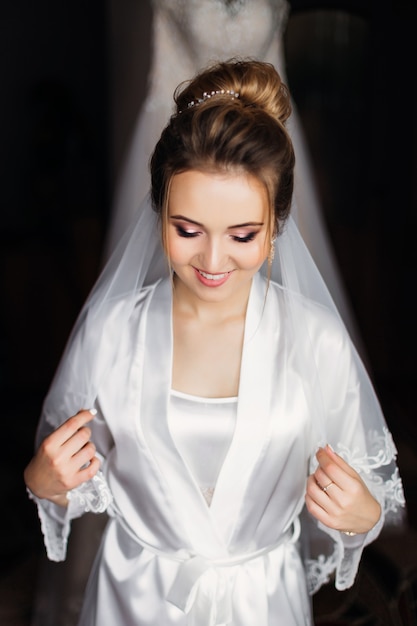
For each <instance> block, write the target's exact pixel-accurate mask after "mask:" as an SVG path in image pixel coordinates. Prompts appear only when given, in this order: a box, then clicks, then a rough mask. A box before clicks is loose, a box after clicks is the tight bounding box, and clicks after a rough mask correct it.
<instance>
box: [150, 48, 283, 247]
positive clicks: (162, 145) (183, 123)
mask: <svg viewBox="0 0 417 626" xmlns="http://www.w3.org/2000/svg"><path fill="white" fill-rule="evenodd" d="M212 92H213V95H211V94H212ZM174 99H175V103H176V112H175V113H174V115H172V117H171V119H170V121H169V123H168V125H167V126H166V128H165V129H164V131H163V132H162V135H161V138H160V140H159V141H158V143H157V144H156V147H155V150H154V153H153V155H152V158H151V162H150V169H151V183H152V184H151V195H152V204H153V208H154V210H155V211H156V212H157V213H158V215H159V216H160V217H161V218H162V220H161V221H162V237H163V239H164V237H165V226H166V215H167V205H168V195H169V188H170V183H171V180H172V177H173V176H174V175H175V174H179V173H181V172H184V171H188V170H198V171H202V172H213V173H214V172H216V173H217V172H224V173H228V172H230V173H238V174H240V173H246V174H249V175H252V176H254V177H255V178H257V179H258V180H259V181H261V183H263V184H264V186H265V188H266V190H267V193H268V198H269V205H270V210H271V230H273V233H270V234H271V236H272V235H276V234H277V233H278V232H279V224H281V223H283V222H284V221H285V219H286V218H287V217H288V214H289V211H290V206H291V198H292V192H293V179H294V174H293V170H294V160H295V159H294V150H293V146H292V142H291V140H290V138H289V135H288V133H287V131H286V129H285V122H286V120H287V118H288V117H289V115H290V113H291V103H290V96H289V92H288V89H287V87H286V86H285V85H284V83H283V82H282V81H281V78H280V76H279V74H278V73H277V71H276V70H275V68H274V66H273V65H271V64H269V63H264V62H260V61H242V60H238V61H236V60H231V61H227V62H221V63H218V64H216V65H214V66H212V67H209V68H208V69H206V70H204V71H202V72H201V73H200V74H198V75H197V76H196V77H195V78H194V79H192V80H191V81H190V82H188V83H183V84H181V85H180V86H179V87H178V88H177V90H176V92H175V94H174Z"/></svg>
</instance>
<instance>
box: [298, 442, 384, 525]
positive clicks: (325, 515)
mask: <svg viewBox="0 0 417 626" xmlns="http://www.w3.org/2000/svg"><path fill="white" fill-rule="evenodd" d="M316 458H317V461H318V463H319V466H318V468H317V469H316V471H315V472H314V474H311V476H309V477H308V480H307V493H306V497H305V500H306V505H307V509H308V511H309V512H310V513H311V515H313V516H314V517H315V518H316V519H318V520H319V521H320V522H322V523H323V524H325V526H328V527H329V528H334V529H335V530H340V531H341V532H345V533H346V532H347V533H355V534H356V533H366V532H368V531H369V530H371V528H373V527H374V526H375V524H376V523H377V521H378V520H379V518H380V515H381V507H380V505H379V503H378V502H377V500H375V498H374V497H373V496H372V494H371V493H370V491H369V489H368V488H367V486H366V485H365V483H364V482H363V480H362V478H361V477H360V476H359V474H358V473H357V472H356V471H355V470H354V469H353V468H352V467H351V466H350V465H349V464H348V463H346V461H344V460H343V459H342V457H340V456H339V455H338V454H337V453H336V452H334V450H332V448H331V447H330V446H326V447H325V448H320V449H319V450H318V452H317V454H316Z"/></svg>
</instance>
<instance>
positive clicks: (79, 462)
mask: <svg viewBox="0 0 417 626" xmlns="http://www.w3.org/2000/svg"><path fill="white" fill-rule="evenodd" d="M95 454H96V446H95V445H94V444H93V442H92V441H89V442H88V443H86V444H85V445H84V446H83V447H82V448H81V449H80V450H78V452H77V453H76V454H74V456H73V457H72V458H71V461H70V464H69V466H70V468H71V471H72V472H74V473H75V472H78V471H79V470H80V469H81V468H84V466H87V465H88V464H89V463H91V461H92V459H93V458H94V457H95Z"/></svg>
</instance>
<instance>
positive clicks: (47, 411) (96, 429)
mask: <svg viewBox="0 0 417 626" xmlns="http://www.w3.org/2000/svg"><path fill="white" fill-rule="evenodd" d="M83 408H87V407H86V405H85V402H84V400H83V398H82V397H78V396H77V395H76V394H72V393H67V394H66V395H65V396H64V397H63V398H62V399H61V400H60V403H59V406H58V404H57V403H56V402H51V398H50V397H47V399H46V401H45V404H44V409H43V412H42V416H41V419H40V422H39V427H38V432H37V437H36V440H37V441H36V447H38V446H39V444H40V443H41V441H43V439H44V438H45V437H46V436H47V435H48V434H50V433H51V432H52V431H53V430H55V428H57V427H58V426H59V424H61V423H63V422H64V421H65V420H66V419H68V418H69V417H70V416H71V415H74V414H75V413H76V412H77V411H79V410H80V409H83ZM88 408H91V407H88ZM95 408H96V409H97V415H96V417H95V418H94V420H93V421H92V422H90V424H89V427H90V428H91V430H92V437H91V439H92V441H93V442H94V444H95V446H96V456H97V457H98V458H99V460H100V464H101V468H100V470H99V471H98V472H97V474H96V475H95V476H94V477H93V478H92V479H90V480H88V481H86V482H85V483H83V484H81V485H79V486H78V487H76V488H75V489H72V490H71V491H69V492H68V493H67V498H68V500H69V503H68V506H67V507H62V506H59V505H57V504H55V503H53V502H50V501H49V500H46V499H41V498H38V497H36V496H35V495H34V494H33V493H31V492H30V490H28V494H29V497H30V498H31V499H32V500H33V501H34V502H35V503H36V506H37V509H38V516H39V520H40V524H41V530H42V534H43V537H44V542H45V548H46V553H47V556H48V558H49V559H50V560H51V561H63V560H65V558H66V553H67V544H68V538H69V535H70V532H71V521H72V520H73V519H75V518H77V517H81V515H83V514H84V513H89V512H92V513H103V512H104V511H106V510H107V509H108V507H109V506H110V505H111V503H112V501H113V496H112V493H111V490H110V487H109V485H108V483H107V480H106V478H105V476H104V472H103V468H104V466H105V463H106V455H107V453H108V452H109V451H110V450H111V448H112V447H113V445H114V444H113V439H112V437H111V433H110V431H109V429H108V427H107V425H106V422H105V420H104V418H103V415H102V412H101V410H100V405H99V402H98V400H97V401H96V402H95Z"/></svg>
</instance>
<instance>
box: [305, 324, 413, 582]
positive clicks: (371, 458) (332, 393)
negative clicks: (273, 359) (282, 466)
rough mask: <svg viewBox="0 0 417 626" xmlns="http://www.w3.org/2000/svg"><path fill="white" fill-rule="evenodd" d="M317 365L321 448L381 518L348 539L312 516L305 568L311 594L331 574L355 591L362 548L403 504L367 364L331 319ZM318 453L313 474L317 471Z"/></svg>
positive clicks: (392, 447)
mask: <svg viewBox="0 0 417 626" xmlns="http://www.w3.org/2000/svg"><path fill="white" fill-rule="evenodd" d="M316 363H317V371H318V381H319V385H320V390H321V396H322V407H323V416H324V417H323V420H324V433H325V439H326V440H325V441H324V442H321V444H322V443H328V444H330V445H331V446H332V447H333V449H334V450H335V451H336V452H337V453H338V454H339V455H340V456H341V457H342V458H343V459H344V460H345V461H346V462H347V463H349V465H351V466H352V467H353V468H354V469H355V470H356V471H357V472H358V473H359V475H360V476H361V478H362V479H363V481H364V482H365V483H366V485H367V487H368V489H369V490H370V492H371V493H372V495H373V496H374V497H375V498H376V499H377V500H378V502H379V504H380V506H381V517H380V519H379V521H378V522H377V524H376V525H375V526H374V528H372V529H371V530H370V531H369V532H368V533H365V534H362V535H355V536H353V537H350V536H347V535H345V534H344V533H341V532H339V531H335V530H332V529H330V528H327V527H326V526H324V525H323V524H321V523H319V522H317V521H316V520H313V519H312V518H311V516H309V517H310V522H311V523H313V524H315V525H316V529H315V530H313V533H312V536H313V541H312V545H311V546H310V554H312V556H313V558H312V559H310V560H309V561H308V563H307V570H308V574H309V576H308V577H309V581H310V591H311V592H312V593H314V592H315V591H316V590H317V589H318V588H319V587H320V586H321V585H322V584H323V583H324V582H327V581H328V580H329V578H330V576H331V575H332V574H333V572H334V574H335V586H336V588H337V589H339V590H343V589H347V588H349V587H351V586H352V584H353V582H354V580H355V576H356V573H357V570H358V566H359V562H360V559H361V555H362V551H363V549H364V547H365V546H366V545H368V544H369V543H370V542H371V541H373V540H374V539H376V538H377V537H378V535H379V533H380V531H381V529H382V527H383V526H384V524H390V523H398V522H400V521H401V520H402V518H403V514H402V511H403V507H404V504H405V500H404V494H403V489H402V483H401V479H400V476H399V472H398V468H397V465H396V455H397V451H396V448H395V445H394V442H393V439H392V436H391V434H390V432H389V430H388V428H387V425H386V423H385V420H384V417H383V415H382V412H381V409H380V406H379V403H378V400H377V398H376V395H375V392H374V390H373V388H372V385H371V383H370V382H369V379H368V377H367V376H366V374H365V373H364V370H363V365H362V363H361V362H360V360H359V357H358V356H357V354H356V353H355V350H354V348H353V347H352V345H351V342H350V340H349V338H348V336H347V335H346V333H345V331H344V330H343V329H342V328H341V326H340V324H339V322H338V320H333V319H331V320H327V321H326V325H325V331H324V332H322V333H320V334H319V341H318V344H317V349H316ZM314 452H315V451H314ZM314 452H313V453H312V464H311V467H310V472H311V473H312V472H314V470H315V469H316V467H317V461H316V459H315V454H314ZM310 525H311V524H310ZM346 530H349V529H346ZM326 537H327V540H326ZM329 539H330V540H331V541H330V544H329ZM326 543H327V554H326ZM329 545H330V550H329Z"/></svg>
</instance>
